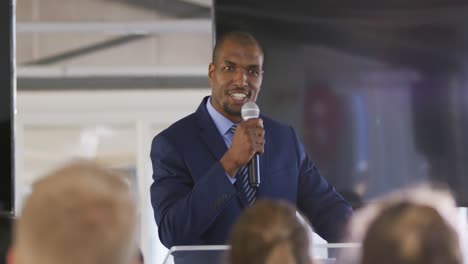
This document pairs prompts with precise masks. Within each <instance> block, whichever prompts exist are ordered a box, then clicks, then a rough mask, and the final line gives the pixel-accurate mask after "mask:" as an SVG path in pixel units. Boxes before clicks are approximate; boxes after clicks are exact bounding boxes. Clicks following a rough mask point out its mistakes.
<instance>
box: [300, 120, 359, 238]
mask: <svg viewBox="0 0 468 264" xmlns="http://www.w3.org/2000/svg"><path fill="white" fill-rule="evenodd" d="M291 131H292V133H293V136H294V141H295V144H296V151H297V157H298V163H299V164H298V166H299V184H298V197H297V203H298V208H299V210H300V211H301V212H302V213H304V214H305V216H306V217H307V219H308V220H309V221H310V222H311V224H312V227H313V228H314V231H315V232H316V233H317V234H319V235H320V236H321V237H322V238H324V239H325V240H327V241H328V242H329V243H336V242H339V241H340V239H342V236H343V235H344V231H345V230H344V229H345V227H346V225H347V222H348V220H349V218H350V217H351V215H352V209H351V206H350V205H349V204H348V202H346V201H345V200H344V199H343V198H342V197H341V196H340V195H339V194H338V193H337V192H336V191H335V188H334V187H333V186H331V185H329V184H328V183H327V181H326V180H325V179H324V178H323V177H322V176H321V175H320V173H319V171H318V169H317V167H316V166H315V165H314V164H313V163H312V162H311V161H310V159H309V157H308V156H307V154H306V153H305V151H304V147H303V145H302V144H301V142H300V141H299V138H298V136H297V134H296V132H295V131H294V129H293V128H291Z"/></svg>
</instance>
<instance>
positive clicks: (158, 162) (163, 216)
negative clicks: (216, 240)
mask: <svg viewBox="0 0 468 264" xmlns="http://www.w3.org/2000/svg"><path fill="white" fill-rule="evenodd" d="M151 161H152V165H153V180H154V182H153V184H152V185H151V203H152V205H153V209H154V215H155V219H156V224H157V225H158V233H159V238H160V240H161V242H162V243H163V244H164V245H165V246H166V247H167V248H170V247H172V246H174V245H192V244H203V238H202V235H203V233H204V232H205V231H206V230H207V229H208V228H209V227H210V225H211V224H212V223H213V221H214V220H215V219H216V217H217V215H218V214H219V213H220V212H221V211H222V210H223V209H224V207H225V206H226V205H227V202H228V201H229V200H230V199H232V198H233V197H235V196H236V194H237V192H236V189H235V187H234V186H233V185H232V184H231V183H230V182H229V180H228V179H227V178H226V176H225V172H224V170H223V168H222V167H221V164H220V163H219V162H214V163H213V165H212V166H211V167H210V168H209V169H208V171H206V173H205V175H203V176H202V177H201V178H200V179H199V180H197V182H196V183H194V182H193V178H192V176H191V175H190V173H189V171H188V169H187V167H186V165H185V162H184V160H183V157H182V155H181V154H180V153H178V152H177V150H176V148H175V147H174V144H171V142H170V141H169V140H168V139H167V138H165V137H164V136H161V135H158V136H156V137H155V138H154V139H153V143H152V145H151ZM214 186H216V188H213V187H214Z"/></svg>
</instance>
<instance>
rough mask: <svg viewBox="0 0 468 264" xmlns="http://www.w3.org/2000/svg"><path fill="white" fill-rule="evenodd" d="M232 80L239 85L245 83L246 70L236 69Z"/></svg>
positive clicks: (244, 84)
mask: <svg viewBox="0 0 468 264" xmlns="http://www.w3.org/2000/svg"><path fill="white" fill-rule="evenodd" d="M234 82H235V83H236V84H237V85H239V86H246V85H247V72H246V71H245V70H244V69H242V68H237V69H236V74H235V76H234Z"/></svg>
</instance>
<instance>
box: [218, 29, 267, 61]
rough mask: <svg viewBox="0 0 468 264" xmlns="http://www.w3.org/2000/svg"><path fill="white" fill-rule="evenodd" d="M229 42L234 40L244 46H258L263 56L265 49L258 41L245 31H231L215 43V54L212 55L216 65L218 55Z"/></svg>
mask: <svg viewBox="0 0 468 264" xmlns="http://www.w3.org/2000/svg"><path fill="white" fill-rule="evenodd" d="M227 40H232V41H234V42H236V43H239V44H241V45H243V46H249V45H254V46H257V47H258V48H259V49H260V52H261V53H262V55H263V48H262V46H261V45H260V43H259V42H258V40H257V39H256V38H255V37H254V36H253V35H252V34H250V33H248V32H245V31H230V32H227V33H225V34H223V35H221V36H220V37H219V38H217V40H216V42H215V46H214V48H213V54H212V58H211V59H212V62H213V63H215V62H216V59H217V57H218V53H219V51H220V50H221V48H222V47H223V44H224V42H226V41H227Z"/></svg>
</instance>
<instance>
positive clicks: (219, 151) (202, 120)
mask: <svg viewBox="0 0 468 264" xmlns="http://www.w3.org/2000/svg"><path fill="white" fill-rule="evenodd" d="M208 99H209V97H208V96H207V97H205V98H204V99H203V101H202V102H201V104H200V106H199V107H198V109H197V111H196V114H197V124H198V128H199V133H200V138H201V139H202V141H203V143H204V144H205V146H206V147H207V148H208V149H209V151H210V152H211V154H212V155H213V156H214V158H215V159H216V160H220V159H221V157H222V156H223V155H224V153H225V152H226V151H227V147H226V143H224V140H223V137H222V136H221V135H220V134H219V131H218V129H217V128H216V125H215V124H214V122H213V119H211V117H210V114H209V113H208V110H206V102H207V100H208Z"/></svg>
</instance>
